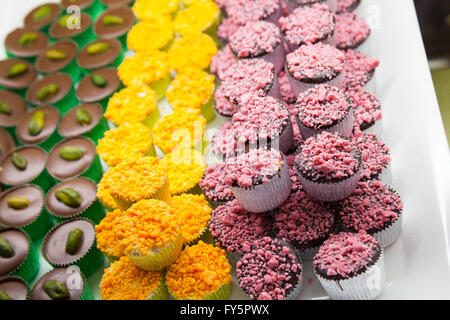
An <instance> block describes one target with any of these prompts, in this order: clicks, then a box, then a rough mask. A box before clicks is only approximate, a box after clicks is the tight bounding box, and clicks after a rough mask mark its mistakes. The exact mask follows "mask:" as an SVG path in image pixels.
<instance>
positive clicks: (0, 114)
mask: <svg viewBox="0 0 450 320" xmlns="http://www.w3.org/2000/svg"><path fill="white" fill-rule="evenodd" d="M26 112H27V104H26V103H25V100H24V99H23V98H22V97H21V96H19V95H18V94H16V93H14V92H11V91H5V90H0V127H3V128H5V129H6V130H7V131H8V132H9V133H10V134H11V135H14V133H15V132H14V131H15V128H14V127H15V126H16V125H17V124H18V123H19V121H20V119H21V118H22V117H23V115H24V114H25V113H26Z"/></svg>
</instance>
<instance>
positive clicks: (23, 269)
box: [3, 228, 39, 285]
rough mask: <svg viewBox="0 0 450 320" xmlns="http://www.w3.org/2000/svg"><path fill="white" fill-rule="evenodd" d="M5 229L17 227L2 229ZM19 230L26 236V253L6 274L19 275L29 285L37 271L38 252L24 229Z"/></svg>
mask: <svg viewBox="0 0 450 320" xmlns="http://www.w3.org/2000/svg"><path fill="white" fill-rule="evenodd" d="M7 229H13V230H18V229H17V228H5V229H3V230H7ZM20 231H21V232H22V233H23V234H24V235H26V237H27V238H28V244H29V246H28V253H27V256H26V257H25V260H23V261H22V263H21V264H20V265H19V266H18V267H17V268H16V269H14V270H13V271H11V272H10V273H9V274H8V275H10V276H18V277H21V278H22V279H23V280H25V281H26V282H27V283H28V284H29V285H30V284H31V283H32V282H33V280H34V278H35V277H36V275H37V273H38V272H39V254H38V251H37V249H36V247H35V245H34V244H33V242H32V241H31V238H30V236H29V235H28V234H27V233H26V232H25V231H23V230H20Z"/></svg>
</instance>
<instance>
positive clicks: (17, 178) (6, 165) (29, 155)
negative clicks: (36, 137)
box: [0, 146, 47, 186]
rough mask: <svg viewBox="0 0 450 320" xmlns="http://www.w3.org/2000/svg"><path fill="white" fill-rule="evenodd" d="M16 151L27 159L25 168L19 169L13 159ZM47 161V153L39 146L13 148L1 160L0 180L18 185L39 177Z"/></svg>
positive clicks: (9, 184)
mask: <svg viewBox="0 0 450 320" xmlns="http://www.w3.org/2000/svg"><path fill="white" fill-rule="evenodd" d="M14 153H18V154H19V155H21V156H22V157H24V158H25V159H26V161H27V164H26V167H25V169H24V170H20V169H18V168H17V167H16V166H15V165H14V164H13V161H12V156H13V154H14ZM46 163H47V154H46V153H45V151H44V150H43V149H41V148H39V147H33V146H25V147H20V148H16V149H14V150H11V151H10V152H9V153H8V155H7V156H6V157H5V159H4V160H3V161H2V162H1V164H0V167H1V168H2V169H3V170H2V171H0V182H1V183H2V184H5V185H8V186H18V185H21V184H24V183H27V182H30V181H32V180H33V179H35V178H37V177H38V176H39V175H40V174H41V173H42V172H43V171H44V170H45V165H46Z"/></svg>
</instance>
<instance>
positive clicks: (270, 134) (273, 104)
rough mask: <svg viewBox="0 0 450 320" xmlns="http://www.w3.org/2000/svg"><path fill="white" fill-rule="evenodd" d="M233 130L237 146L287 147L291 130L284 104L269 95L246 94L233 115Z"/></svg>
mask: <svg viewBox="0 0 450 320" xmlns="http://www.w3.org/2000/svg"><path fill="white" fill-rule="evenodd" d="M232 128H233V132H234V134H235V135H236V138H237V142H238V145H239V146H245V150H248V149H252V148H272V149H275V150H280V151H281V152H283V153H286V152H288V151H289V150H291V148H292V146H293V143H292V142H293V139H294V133H293V130H292V123H291V119H290V113H289V110H288V108H287V107H286V106H285V105H284V104H283V103H282V102H281V101H279V100H277V99H275V98H273V97H259V96H257V95H254V94H246V95H244V96H242V98H241V107H240V108H239V111H238V112H236V113H235V114H234V115H233V120H232Z"/></svg>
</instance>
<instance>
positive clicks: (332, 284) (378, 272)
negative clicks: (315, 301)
mask: <svg viewBox="0 0 450 320" xmlns="http://www.w3.org/2000/svg"><path fill="white" fill-rule="evenodd" d="M313 269H314V273H315V275H316V276H317V278H318V279H319V281H320V284H321V285H322V287H323V288H324V289H325V291H326V292H327V294H328V295H329V296H330V298H331V299H333V300H372V299H375V298H376V297H377V296H378V295H379V294H380V293H381V291H382V290H383V288H384V287H385V284H386V276H385V269H384V252H383V249H382V248H381V249H380V257H379V258H378V260H377V261H375V263H374V264H373V265H371V266H370V267H368V268H367V270H366V271H365V272H363V273H361V274H359V275H357V276H355V277H352V278H349V279H344V280H330V279H326V278H323V277H322V276H320V275H319V274H318V273H317V272H316V270H315V268H313Z"/></svg>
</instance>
